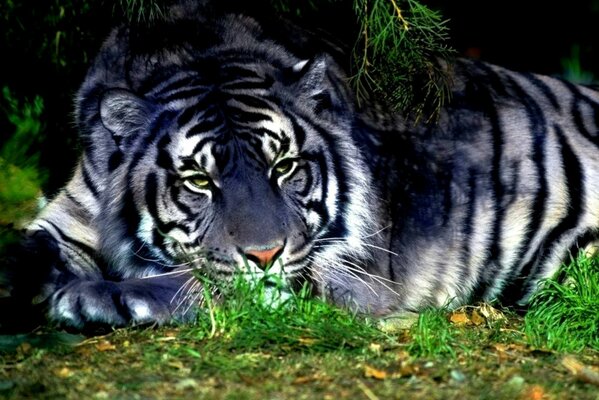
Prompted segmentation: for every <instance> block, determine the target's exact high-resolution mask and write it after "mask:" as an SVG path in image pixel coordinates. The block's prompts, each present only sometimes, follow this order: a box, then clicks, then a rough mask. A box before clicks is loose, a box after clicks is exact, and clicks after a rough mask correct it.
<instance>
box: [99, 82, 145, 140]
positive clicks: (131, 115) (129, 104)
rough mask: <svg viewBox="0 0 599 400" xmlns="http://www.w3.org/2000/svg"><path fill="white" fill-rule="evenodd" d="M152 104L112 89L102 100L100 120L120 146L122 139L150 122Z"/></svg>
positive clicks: (126, 92) (129, 93) (127, 92)
mask: <svg viewBox="0 0 599 400" xmlns="http://www.w3.org/2000/svg"><path fill="white" fill-rule="evenodd" d="M150 111H151V107H150V104H149V103H148V102H147V101H145V100H143V99H141V98H139V97H137V96H136V95H134V94H133V93H131V92H129V91H127V90H124V89H110V90H108V91H106V92H105V93H104V95H103V96H102V99H101V100H100V118H101V119H102V124H103V125H104V127H105V128H106V129H108V130H109V131H110V132H111V133H112V136H113V138H114V140H115V141H116V142H117V144H119V142H120V140H121V139H122V138H125V137H128V136H131V135H134V134H135V133H137V132H138V131H139V130H140V129H142V128H143V127H145V126H146V125H147V123H148V121H149V117H150Z"/></svg>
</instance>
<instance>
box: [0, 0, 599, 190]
mask: <svg viewBox="0 0 599 400" xmlns="http://www.w3.org/2000/svg"><path fill="white" fill-rule="evenodd" d="M0 1H3V3H0V35H1V36H0V37H1V38H2V39H1V42H0V53H1V54H2V56H0V57H1V59H2V62H0V71H1V73H0V88H2V87H9V88H10V90H11V93H13V95H14V97H15V98H17V99H20V100H24V99H29V100H31V99H33V97H34V96H36V95H37V96H41V97H42V98H43V100H44V105H45V107H44V113H43V115H42V120H43V123H44V129H43V132H42V136H43V138H42V139H43V140H42V145H41V146H40V147H39V148H36V149H33V150H34V151H39V152H40V155H41V167H42V168H46V169H48V170H50V174H49V177H50V178H49V180H48V181H47V182H46V183H45V185H44V188H45V189H46V192H47V193H49V194H51V193H53V192H54V191H55V190H56V189H57V188H58V187H60V186H61V185H62V184H63V183H64V181H65V179H67V177H68V175H69V174H70V171H71V169H72V167H73V165H74V164H75V161H76V158H77V152H78V148H77V140H76V133H75V129H74V125H73V118H72V99H73V95H74V93H75V92H76V90H77V88H78V86H79V84H80V83H81V81H82V80H83V78H84V75H85V71H86V68H87V66H88V65H89V62H90V61H91V59H92V58H93V56H94V54H95V52H96V51H97V49H98V48H99V46H100V44H101V42H102V41H103V39H104V37H105V36H106V34H107V33H108V32H109V30H110V28H111V27H112V26H113V25H114V24H116V23H118V22H119V21H120V20H122V19H123V17H122V12H121V9H120V7H119V6H118V5H115V4H119V3H118V1H115V0H110V1H109V0H96V1H85V0H44V1H33V0H11V1H9V0H0ZM248 1H249V0H248ZM323 1H324V0H323ZM291 3H293V1H291ZM295 3H297V4H305V2H301V1H299V0H298V1H296V2H295ZM312 3H314V4H317V5H318V4H319V3H318V2H317V1H312ZM332 3H335V6H337V7H338V6H339V5H340V4H343V3H345V4H343V6H344V7H346V8H345V9H344V10H345V11H344V12H340V15H339V18H333V19H331V16H330V15H327V16H326V18H325V22H324V24H326V23H329V24H330V23H331V20H335V22H337V21H340V22H342V21H343V18H347V16H349V17H351V16H352V11H351V2H347V1H346V2H343V1H339V0H333V1H332ZM421 3H423V4H426V5H428V6H429V7H430V8H432V9H436V10H439V12H440V13H441V14H442V15H443V17H444V18H446V19H448V20H449V22H448V26H449V28H450V37H451V39H450V42H449V44H450V45H451V46H452V47H453V48H455V49H456V50H457V52H458V54H460V55H465V56H469V57H476V58H480V59H482V60H485V61H490V62H493V63H497V64H501V65H504V66H506V67H509V68H512V69H515V70H526V71H533V72H540V73H545V74H551V75H559V76H565V77H568V78H575V79H577V77H576V76H574V77H572V76H570V75H569V74H568V68H565V67H564V60H567V59H572V56H573V54H574V52H575V51H576V49H578V51H579V54H580V56H579V57H574V58H575V59H577V60H578V61H579V64H580V67H581V68H582V69H583V70H584V71H586V75H585V78H586V79H587V83H589V82H590V80H589V78H590V77H591V76H595V77H598V78H599V0H580V1H571V2H569V3H567V2H560V3H559V6H553V5H549V2H546V1H525V0H520V1H513V0H502V1H480V0H478V1H477V0H421ZM400 4H401V3H400ZM316 23H318V21H316ZM351 25H352V22H351V21H350V22H348V26H351ZM3 101H4V99H1V98H0V108H1V109H0V146H1V145H2V144H3V143H4V142H5V141H6V140H8V138H9V137H10V135H11V134H12V132H13V131H14V127H13V126H12V125H11V124H10V123H9V121H8V119H7V118H6V107H5V105H3V103H2V102H3Z"/></svg>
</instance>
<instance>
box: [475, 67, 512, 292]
mask: <svg viewBox="0 0 599 400" xmlns="http://www.w3.org/2000/svg"><path fill="white" fill-rule="evenodd" d="M477 66H478V67H479V68H480V69H482V70H483V71H484V73H485V77H486V78H487V79H488V81H489V87H488V88H482V87H481V89H480V90H481V91H483V90H489V91H486V92H483V93H480V97H481V106H482V107H483V109H484V111H485V113H486V117H487V119H488V120H489V123H490V125H491V147H492V150H493V155H492V157H491V171H490V178H491V186H492V187H491V191H492V193H493V198H494V199H495V207H494V210H493V211H494V220H493V225H492V227H491V244H490V247H489V249H488V251H486V252H485V254H486V259H485V261H484V262H483V263H482V266H483V268H484V270H483V271H481V273H480V274H479V277H478V282H477V285H476V287H475V290H474V294H473V297H474V298H477V299H478V298H482V297H483V295H484V293H486V291H487V290H488V289H489V288H490V287H491V286H492V285H493V282H494V280H495V276H496V275H497V273H498V271H499V268H500V266H499V262H500V260H501V246H500V241H501V231H502V222H503V220H504V214H505V209H504V207H503V196H504V188H503V185H502V182H501V158H502V155H503V134H502V130H501V125H500V123H499V115H498V113H497V104H496V103H495V100H494V96H493V91H495V92H496V93H498V94H502V95H507V92H506V91H505V84H504V83H503V82H502V81H501V79H500V77H499V76H498V75H497V74H496V73H495V71H493V70H492V69H491V68H489V67H488V66H486V65H484V64H477Z"/></svg>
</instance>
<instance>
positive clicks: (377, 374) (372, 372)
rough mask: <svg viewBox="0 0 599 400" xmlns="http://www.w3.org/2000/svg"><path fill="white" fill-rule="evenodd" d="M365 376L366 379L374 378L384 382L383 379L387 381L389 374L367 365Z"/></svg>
mask: <svg viewBox="0 0 599 400" xmlns="http://www.w3.org/2000/svg"><path fill="white" fill-rule="evenodd" d="M364 376H365V377H366V378H374V379H381V380H382V379H386V378H387V376H388V374H387V372H386V371H383V370H381V369H377V368H374V367H370V366H368V365H366V366H365V367H364Z"/></svg>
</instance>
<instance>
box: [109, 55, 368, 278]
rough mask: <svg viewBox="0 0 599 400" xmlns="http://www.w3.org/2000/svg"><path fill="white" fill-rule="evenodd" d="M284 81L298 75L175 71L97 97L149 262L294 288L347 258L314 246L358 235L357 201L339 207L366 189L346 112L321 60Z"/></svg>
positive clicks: (255, 70)
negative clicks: (266, 279) (317, 268)
mask: <svg viewBox="0 0 599 400" xmlns="http://www.w3.org/2000/svg"><path fill="white" fill-rule="evenodd" d="M286 73H287V74H291V75H293V74H295V75H296V76H295V77H293V76H292V77H291V78H289V77H287V78H286V79H282V78H281V76H282V75H281V73H280V71H275V70H273V69H272V67H270V66H267V67H265V66H262V65H250V66H248V65H239V64H235V63H233V64H232V65H230V66H228V67H227V66H225V67H222V68H221V69H220V70H219V71H218V73H217V74H216V75H215V76H212V77H211V79H210V80H208V81H206V77H205V76H201V75H200V74H198V73H197V72H195V71H190V72H189V73H187V74H182V73H178V74H177V75H176V77H174V78H173V79H172V80H171V81H168V82H167V83H162V84H161V85H160V86H159V87H157V88H153V89H151V90H149V91H148V92H147V93H146V94H145V95H144V96H143V98H142V97H141V96H138V95H134V94H132V93H130V92H127V91H123V90H109V91H107V92H106V94H105V95H104V97H103V99H102V102H101V108H102V109H101V117H102V122H103V125H104V127H106V128H107V129H108V130H109V131H111V132H112V134H113V135H114V137H115V139H116V142H117V144H118V145H119V146H120V148H121V150H120V151H121V153H122V154H123V157H125V158H126V161H125V162H123V163H122V165H121V166H120V167H119V168H120V169H121V175H122V177H123V179H126V184H127V186H128V187H129V188H130V192H131V195H132V201H133V203H134V204H135V207H134V208H135V210H136V212H137V215H138V217H137V220H138V228H137V230H136V232H135V235H136V237H137V239H138V240H139V241H140V242H141V243H143V244H144V246H146V247H147V248H148V249H149V250H150V253H151V254H152V256H153V257H158V258H160V259H161V260H162V262H163V263H171V264H173V265H176V264H181V263H190V264H191V265H194V266H198V267H200V268H203V269H208V272H209V273H211V274H213V275H214V274H216V275H217V276H220V275H225V276H230V275H232V274H233V273H234V272H236V271H237V272H239V271H240V272H242V273H248V274H258V275H261V274H264V273H265V271H267V270H268V273H269V274H277V275H280V276H282V277H283V278H285V279H286V280H288V281H294V280H295V279H296V278H300V277H301V278H307V277H308V275H309V273H308V272H307V270H308V268H309V267H310V266H312V265H313V264H315V263H318V262H319V260H320V259H319V257H321V258H322V257H325V258H326V259H327V260H329V261H330V259H331V258H334V257H335V255H331V254H332V253H331V252H333V253H335V252H340V251H341V252H342V251H344V250H340V249H338V248H336V247H335V246H331V245H329V246H328V247H327V246H324V245H322V243H321V245H319V241H323V240H324V239H325V238H327V237H328V238H336V239H338V240H339V241H340V243H341V247H343V246H349V245H350V243H351V238H352V237H353V236H356V235H357V236H359V235H360V234H361V233H360V232H361V229H362V228H361V224H362V223H363V220H364V218H365V217H364V215H363V208H364V205H363V204H362V205H359V206H357V205H356V204H354V203H351V202H349V201H348V199H349V198H352V197H351V196H354V197H353V198H356V196H355V192H360V193H362V191H364V190H365V189H364V187H361V181H362V180H363V179H362V177H361V175H360V174H362V173H363V171H361V170H360V165H361V162H362V161H361V159H360V156H359V151H358V149H357V148H355V146H353V144H352V139H351V124H352V118H351V115H353V114H352V109H351V106H350V104H349V103H343V102H344V101H345V100H346V99H344V97H343V93H338V92H335V90H334V89H333V87H332V85H331V83H330V82H328V81H327V77H326V63H325V62H324V61H323V60H320V61H313V62H312V63H300V64H299V65H296V66H293V67H291V68H290V71H286ZM364 180H365V178H364ZM362 186H363V185H362ZM115 195H116V196H118V194H115ZM364 197H365V196H361V197H360V196H357V199H358V201H360V199H361V198H362V199H363V198H364ZM352 207H353V209H352ZM356 210H358V212H356ZM352 212H353V214H352ZM361 212H362V214H360V213H361ZM343 241H346V242H345V243H343ZM329 244H330V243H329ZM337 247H340V246H337ZM323 249H326V251H324V250H323ZM355 250H356V249H355V248H354V249H353V250H352V251H355ZM327 251H328V252H329V253H331V254H329V255H328V256H323V254H326V253H327ZM345 251H346V250H345Z"/></svg>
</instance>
